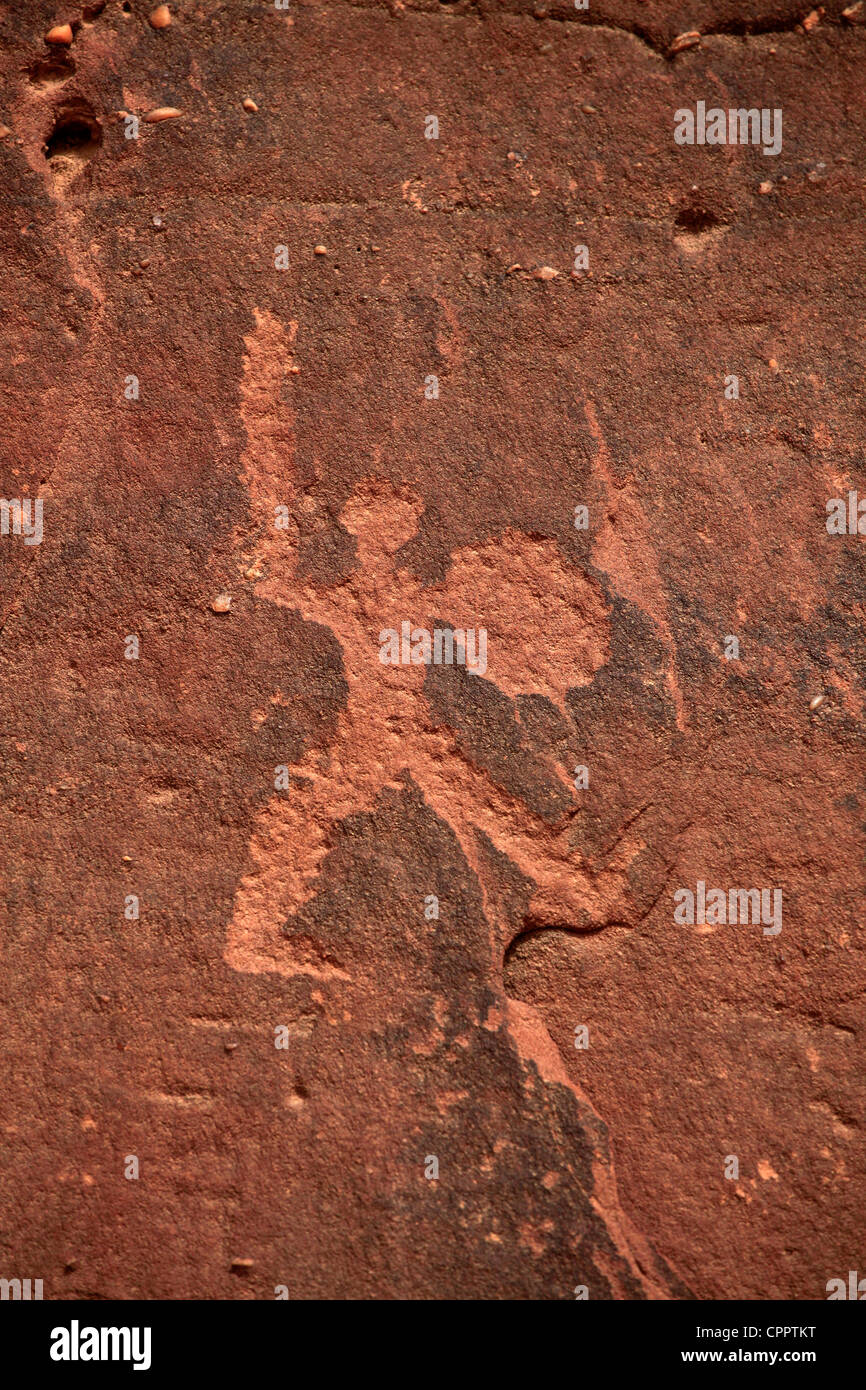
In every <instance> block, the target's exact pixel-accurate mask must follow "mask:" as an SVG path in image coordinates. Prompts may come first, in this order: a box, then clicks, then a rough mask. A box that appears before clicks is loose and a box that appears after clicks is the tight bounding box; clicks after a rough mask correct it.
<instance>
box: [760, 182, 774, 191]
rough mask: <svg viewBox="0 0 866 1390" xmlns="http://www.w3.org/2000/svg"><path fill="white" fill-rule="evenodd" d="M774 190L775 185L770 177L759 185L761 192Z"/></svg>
mask: <svg viewBox="0 0 866 1390" xmlns="http://www.w3.org/2000/svg"><path fill="white" fill-rule="evenodd" d="M772 191H773V185H772V184H771V183H770V180H769V179H764V182H763V183H761V184H759V185H758V192H759V193H772Z"/></svg>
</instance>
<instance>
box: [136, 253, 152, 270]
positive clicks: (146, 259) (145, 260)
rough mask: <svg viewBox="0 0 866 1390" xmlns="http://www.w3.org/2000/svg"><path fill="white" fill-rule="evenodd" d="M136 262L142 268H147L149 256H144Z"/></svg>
mask: <svg viewBox="0 0 866 1390" xmlns="http://www.w3.org/2000/svg"><path fill="white" fill-rule="evenodd" d="M138 264H139V265H140V266H141V268H142V270H147V267H148V266H149V265H150V256H145V258H144V260H143V261H139V263H138Z"/></svg>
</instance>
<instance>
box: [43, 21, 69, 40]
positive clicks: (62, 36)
mask: <svg viewBox="0 0 866 1390" xmlns="http://www.w3.org/2000/svg"><path fill="white" fill-rule="evenodd" d="M72 39H73V34H72V25H71V24H55V26H54V28H53V29H49V30H48V33H47V34H46V35H45V42H46V43H65V44H70V43H72Z"/></svg>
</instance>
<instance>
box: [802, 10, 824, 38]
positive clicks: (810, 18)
mask: <svg viewBox="0 0 866 1390" xmlns="http://www.w3.org/2000/svg"><path fill="white" fill-rule="evenodd" d="M823 13H824V11H823V9H819V10H812V11H810V13H809V14H807V15H806V18H805V19H804V20H803V21H802V24H803V28H804V29H805V30H806V33H807V34H811V32H812V30H813V29H815V28H816V27H817V26H818V25H819V24H820V23H821V16H822V14H823Z"/></svg>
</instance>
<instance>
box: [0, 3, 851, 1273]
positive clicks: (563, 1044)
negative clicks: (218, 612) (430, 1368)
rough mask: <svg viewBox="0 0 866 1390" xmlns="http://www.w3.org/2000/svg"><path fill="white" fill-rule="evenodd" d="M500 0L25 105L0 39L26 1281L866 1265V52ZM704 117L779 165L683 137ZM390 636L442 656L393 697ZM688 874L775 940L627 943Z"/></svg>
mask: <svg viewBox="0 0 866 1390" xmlns="http://www.w3.org/2000/svg"><path fill="white" fill-rule="evenodd" d="M532 9H533V7H532V5H531V4H529V3H528V0H527V3H524V0H509V3H508V4H506V5H501V4H496V5H494V4H492V3H486V0H482V3H481V4H480V5H478V6H477V7H474V6H473V7H470V6H469V5H468V4H467V3H466V0H459V3H458V4H456V5H453V6H452V5H449V6H448V13H447V14H445V13H443V11H442V8H441V7H440V5H439V4H438V0H418V3H417V4H413V3H412V0H406V4H405V7H404V8H403V9H402V10H400V11H399V12H397V13H395V14H391V13H390V12H389V10H388V8H387V7H386V6H384V5H378V4H373V3H368V4H366V5H364V6H362V7H356V6H350V5H328V6H319V5H316V4H298V5H296V6H294V7H293V14H292V16H291V17H290V18H291V19H292V20H293V23H292V24H291V25H290V24H289V23H288V22H287V20H286V17H285V16H284V15H282V14H281V13H280V12H278V11H276V10H271V9H270V7H268V6H262V7H261V11H260V13H257V14H256V16H255V17H251V16H250V15H248V14H247V12H246V9H245V8H244V9H243V13H242V12H241V9H240V8H236V7H232V6H226V5H224V4H221V3H218V0H201V3H200V4H199V5H198V6H197V7H196V8H195V10H194V11H190V13H189V14H188V15H185V17H184V20H183V22H182V23H180V22H179V23H177V24H176V25H174V26H173V30H172V35H171V36H170V43H167V44H166V43H164V42H163V41H162V40H160V39H158V38H157V37H156V36H154V35H152V34H149V31H148V29H147V27H146V26H144V27H143V22H137V21H136V20H135V19H134V18H130V17H127V16H125V15H123V13H122V12H121V11H120V9H119V7H106V9H105V10H104V11H102V13H101V14H99V15H98V16H97V17H95V19H94V21H93V22H92V23H91V24H89V25H85V26H84V27H83V28H82V29H81V30H80V32H79V34H78V36H77V41H76V43H75V57H74V64H73V63H72V60H71V57H68V56H67V55H66V54H63V55H53V56H51V57H50V61H51V63H52V64H55V62H56V63H57V64H60V66H56V65H55V66H53V67H52V68H51V71H50V72H49V71H47V69H46V68H45V66H44V64H45V61H46V59H45V49H44V46H43V44H42V35H44V34H45V32H46V27H47V26H48V25H50V24H51V22H52V20H53V18H55V16H54V15H53V14H52V13H51V12H50V11H49V8H48V6H47V4H44V3H42V0H37V3H35V4H34V5H32V6H26V7H25V6H22V7H12V9H11V10H10V12H9V13H8V14H7V16H6V18H5V21H4V24H5V29H4V36H5V37H6V39H7V41H8V42H7V50H6V52H5V54H4V56H3V57H2V59H0V63H2V67H3V72H4V76H5V77H6V79H7V84H6V90H7V96H6V98H5V105H4V108H3V111H2V113H0V114H2V119H3V121H4V122H6V123H8V125H9V127H10V129H11V130H12V132H13V133H14V137H15V138H14V139H10V140H7V141H4V143H3V145H2V146H0V163H2V172H3V187H4V190H5V195H4V196H5V203H6V206H5V211H6V213H7V215H6V216H5V217H4V218H3V219H2V224H0V239H2V247H3V259H4V266H5V279H4V291H3V293H4V306H5V308H6V311H7V312H6V315H5V316H4V329H3V331H4V333H5V335H6V341H5V342H4V344H3V352H2V354H0V361H2V363H3V366H2V369H0V371H2V383H0V384H2V391H3V402H4V406H5V409H4V422H5V423H4V451H3V459H2V470H3V474H2V478H0V485H2V496H3V497H4V498H6V499H11V498H30V499H36V498H39V499H41V500H42V501H43V503H44V518H43V525H44V535H43V537H42V539H41V541H40V542H39V543H38V544H34V545H27V544H25V543H24V541H25V537H24V536H23V535H21V534H19V535H15V534H6V535H2V536H0V673H2V700H3V711H2V721H0V730H2V757H0V773H2V791H3V796H2V800H0V820H2V837H3V844H4V852H5V857H4V874H3V894H2V901H0V959H2V999H3V1003H2V1013H3V1036H4V1047H5V1049H6V1056H7V1066H6V1068H5V1069H4V1081H3V1088H4V1097H3V1100H4V1110H3V1113H4V1124H3V1129H2V1138H0V1204H2V1210H3V1212H4V1222H3V1229H4V1232H5V1235H4V1241H5V1245H4V1250H5V1252H6V1254H7V1255H8V1257H9V1258H10V1260H11V1263H12V1265H14V1267H15V1269H19V1268H27V1269H29V1270H32V1272H33V1275H34V1277H41V1278H43V1279H44V1281H45V1296H46V1297H52V1298H56V1297H60V1298H62V1297H76V1296H87V1297H103V1298H138V1297H145V1298H159V1297H170V1298H190V1297H192V1298H196V1297H205V1298H237V1297H239V1296H241V1295H246V1296H249V1295H250V1293H252V1295H253V1296H257V1297H262V1298H272V1297H273V1295H274V1289H275V1287H277V1286H281V1287H282V1286H286V1287H288V1288H289V1289H291V1290H292V1294H293V1296H295V1295H300V1296H304V1297H338V1298H358V1297H387V1298H392V1297H423V1298H447V1297H464V1298H468V1297H477V1298H490V1299H500V1298H540V1299H559V1298H563V1299H570V1298H573V1297H574V1289H575V1287H577V1286H580V1285H584V1286H586V1287H587V1289H588V1290H589V1294H590V1297H592V1298H621V1299H631V1298H644V1297H650V1298H671V1297H674V1298H675V1297H682V1296H686V1295H687V1294H688V1293H690V1292H691V1293H693V1294H695V1295H697V1296H699V1297H702V1298H736V1297H749V1298H767V1297H777V1296H790V1297H796V1298H803V1299H810V1298H822V1297H824V1296H825V1292H824V1291H825V1288H826V1282H827V1280H829V1279H830V1278H833V1277H836V1276H840V1275H842V1276H844V1275H845V1273H846V1271H847V1270H848V1269H849V1267H854V1265H855V1263H856V1260H857V1259H858V1258H859V1255H858V1251H860V1250H862V1245H863V1235H864V1230H863V1203H862V1190H861V1183H862V1171H863V1162H864V1152H863V1113H862V1112H863V1083H862V1070H863V1068H862V1037H863V1028H864V1017H863V942H862V931H861V930H860V923H861V918H862V862H863V855H864V849H866V845H864V829H863V826H864V820H866V816H864V790H863V778H862V771H861V768H862V753H863V708H864V703H863V702H864V669H866V667H864V661H866V649H864V638H863V614H864V605H866V575H864V553H866V552H864V550H863V541H862V538H861V537H859V536H858V535H857V534H856V532H855V533H854V534H840V535H831V534H829V533H828V531H827V529H826V526H825V518H826V513H825V506H826V502H827V499H829V498H834V497H840V498H847V496H848V493H849V490H852V489H854V490H856V489H859V492H860V494H861V495H863V494H866V477H864V475H863V461H862V441H863V420H862V409H861V406H860V401H861V399H862V378H863V370H864V363H863V360H862V358H863V352H862V341H861V339H862V335H860V334H859V333H858V324H860V323H861V322H862V320H863V316H864V311H866V305H864V284H863V277H862V274H861V273H860V264H859V262H860V252H861V249H862V197H863V187H862V170H863V168H864V167H866V158H864V157H866V128H864V102H863V96H864V90H863V89H864V78H863V72H864V67H863V59H864V51H863V45H864V42H866V40H864V36H863V31H862V29H861V28H859V27H856V26H855V25H848V24H842V23H841V22H840V17H841V15H842V13H843V11H842V6H841V3H840V4H828V5H827V6H826V13H825V15H824V17H823V20H822V23H821V24H820V26H819V27H818V28H817V29H816V30H814V31H813V33H812V34H811V35H810V36H808V37H807V36H806V35H805V34H804V33H802V32H801V33H798V32H796V29H795V26H796V25H797V24H798V23H799V22H800V21H801V20H802V6H798V5H797V4H795V3H794V0H790V3H789V0H755V3H742V0H719V3H715V0H713V3H710V0H677V2H676V3H674V4H672V5H666V6H662V5H659V4H655V3H651V4H650V3H637V0H598V3H597V4H596V3H595V0H593V5H592V10H591V12H590V13H589V14H588V15H587V16H586V17H581V16H580V15H579V14H577V13H576V12H575V11H574V8H573V6H571V5H569V4H566V3H565V0H562V2H561V3H559V2H558V0H554V3H551V4H550V5H549V7H548V10H547V18H544V19H536V18H534V17H533V13H532ZM849 9H850V7H849ZM768 29H770V30H771V32H764V31H766V30H768ZM690 30H695V31H699V32H700V34H701V43H700V46H696V47H689V48H688V49H684V50H683V51H682V52H680V53H679V54H678V55H677V56H676V58H675V59H674V60H670V59H668V58H667V57H666V56H665V55H666V53H667V51H668V49H669V48H670V45H671V44H672V43H673V42H674V40H675V39H676V38H677V36H678V35H682V34H684V33H687V32H689V31H690ZM323 55H327V59H328V67H327V76H324V75H323V74H324V73H325V71H326V69H325V68H324V67H323ZM40 65H41V66H40ZM245 90H246V91H249V90H255V91H256V92H257V94H258V95H259V100H260V105H261V108H262V112H261V113H260V116H259V118H258V119H257V120H256V121H255V122H251V121H248V120H246V118H245V116H244V115H243V112H242V110H241V109H239V108H240V103H239V100H238V96H239V93H241V92H243V91H245ZM717 94H718V96H717ZM734 94H736V105H739V104H740V103H741V102H745V103H746V104H755V105H756V106H757V107H762V106H773V107H775V106H779V107H781V108H782V109H783V111H784V137H783V147H782V151H781V153H780V154H779V155H778V156H776V157H769V158H768V157H766V156H764V155H763V154H762V152H761V150H760V149H759V148H754V147H751V146H743V147H740V146H728V147H719V148H714V147H707V146H703V147H699V146H697V145H695V146H678V145H677V144H676V143H675V142H674V140H673V127H674V113H675V111H676V110H677V109H678V108H680V107H684V106H685V107H694V106H695V104H696V103H697V102H698V101H701V100H709V101H710V102H712V101H714V100H716V99H718V100H719V101H720V102H722V103H723V104H724V105H725V106H727V105H728V104H729V102H730V103H733V102H734ZM156 101H163V102H176V103H177V107H176V108H175V109H176V110H177V111H180V110H182V111H183V112H184V113H185V114H189V115H190V116H191V118H192V119H190V120H189V121H184V122H183V123H182V124H181V125H179V126H178V127H177V128H176V129H175V130H174V131H173V132H172V139H171V140H170V141H164V140H162V141H160V140H156V139H152V138H148V139H144V138H142V139H141V140H138V139H135V138H132V136H131V135H130V137H129V138H128V137H127V134H126V131H125V125H126V128H127V129H131V126H130V125H128V124H127V123H125V122H123V121H113V120H110V119H109V118H110V116H111V113H112V112H116V111H118V110H122V111H124V112H125V111H129V112H135V111H139V112H141V111H146V110H148V109H149V108H151V103H153V102H156ZM157 109H158V108H157ZM428 114H434V115H436V116H437V119H438V122H439V135H438V139H429V140H428V139H425V120H426V117H427V116H428ZM149 117H150V118H151V119H152V118H153V117H154V109H152V108H151V109H150V110H149ZM144 119H148V117H145V118H144ZM509 153H511V154H514V155H515V158H513V159H510V158H509ZM768 174H771V175H772V180H773V184H774V188H773V196H772V197H762V196H760V193H759V189H760V185H761V183H762V181H764V180H765V178H766V176H767V175H768ZM320 244H321V245H326V246H327V248H328V259H327V261H323V260H320V259H319V258H315V259H314V258H313V257H312V256H311V255H310V247H316V246H317V245H320ZM578 246H585V247H586V248H588V265H587V266H586V267H585V268H581V269H578V268H577V267H576V264H575V262H576V259H578V260H579V258H577V257H576V248H577V247H578ZM278 248H283V249H284V251H285V256H283V255H282V254H278ZM283 262H285V265H286V268H285V269H278V268H277V265H278V264H280V265H282V264H283ZM145 266H146V267H147V268H148V269H149V272H150V273H149V274H147V275H135V274H134V273H133V271H134V270H139V271H140V270H141V269H142V267H145ZM523 267H525V268H526V271H525V273H522V274H518V273H516V272H517V271H519V270H521V268H523ZM533 268H535V269H533ZM538 268H541V269H542V270H543V269H546V268H550V269H553V270H557V271H559V273H558V274H556V275H553V276H544V275H542V274H541V270H539V269H538ZM768 364H769V365H768ZM732 374H733V375H736V376H737V378H738V384H739V396H738V398H733V399H732V398H729V397H728V396H726V394H725V383H726V379H727V378H729V377H730V376H731V375H732ZM430 378H435V379H436V383H437V389H438V394H436V395H433V394H432V386H431V384H430V381H429V380H428V379H430ZM133 382H135V387H133V384H132V383H133ZM428 388H429V389H430V390H431V394H430V395H428V394H427V389H428ZM584 506H585V507H586V508H587V509H588V521H589V524H588V526H587V528H586V529H576V528H575V524H574V523H575V519H576V509H577V508H580V507H584ZM277 509H281V510H279V511H278V510H277ZM277 520H279V522H280V525H279V526H277V525H275V522H276V521H277ZM225 586H228V587H230V588H231V591H232V596H233V597H232V606H231V613H232V618H231V620H227V621H217V620H215V619H214V617H213V615H212V613H211V611H210V610H211V607H212V606H213V604H214V595H216V594H219V593H221V592H222V591H223V590H224V587H225ZM403 621H408V622H410V624H411V626H412V628H413V629H417V630H419V631H424V632H430V633H432V632H433V631H434V630H436V629H438V630H440V631H441V630H443V629H444V628H446V627H449V628H450V627H462V628H464V629H472V630H473V631H477V630H478V629H480V628H482V627H483V628H484V629H485V631H486V633H487V643H488V647H487V669H486V671H485V673H484V674H483V675H481V674H478V675H472V674H469V673H467V671H466V670H465V668H464V667H460V666H450V667H448V666H433V665H431V666H430V667H426V666H424V665H413V664H412V663H411V662H410V663H409V664H408V665H405V666H404V665H402V664H400V665H395V666H391V665H385V664H383V663H382V662H381V661H380V659H379V653H380V650H381V647H380V641H381V639H380V633H381V631H382V630H383V629H390V628H394V629H395V630H396V631H397V632H399V631H400V630H401V624H402V622H403ZM729 635H736V636H737V638H738V640H739V642H740V654H739V658H738V659H737V660H726V659H725V655H724V649H725V642H726V638H727V637H728V636H729ZM131 638H135V639H136V641H137V650H136V645H135V644H134V643H131V642H130V639H131ZM132 652H136V654H135V655H132V654H131V653H132ZM818 699H820V700H821V703H820V704H818V703H816V700H818ZM577 767H585V768H586V769H587V773H588V785H583V786H580V787H577V786H576V785H575V769H576V768H577ZM699 880H700V881H705V882H706V883H707V884H708V885H712V886H715V885H720V886H723V887H724V888H726V889H727V888H729V887H732V886H737V885H739V886H741V887H743V888H744V889H748V888H750V887H752V886H753V885H765V886H767V887H770V886H773V887H775V888H781V890H782V892H783V897H784V925H783V928H782V931H781V932H780V933H779V934H778V935H777V936H774V937H768V936H764V934H763V931H762V929H761V927H760V925H758V926H753V925H735V926H728V925H725V926H716V925H712V924H708V923H706V922H704V923H697V924H695V925H694V926H687V925H680V924H677V923H676V922H675V921H674V915H673V914H674V894H675V893H676V892H677V890H678V889H680V888H691V889H695V887H696V884H697V883H698V881H699ZM434 899H435V906H436V912H437V913H438V915H433V906H434V904H433V900H434ZM131 914H132V915H131ZM584 1027H585V1028H586V1029H587V1034H586V1039H587V1040H588V1043H589V1046H588V1047H580V1048H578V1047H576V1046H575V1043H576V1042H581V1041H582V1038H583V1035H582V1034H581V1032H580V1030H581V1029H582V1028H584ZM128 1155H138V1156H140V1157H142V1159H144V1156H146V1162H145V1161H142V1164H141V1173H140V1176H139V1178H138V1179H136V1180H129V1179H128V1178H126V1177H125V1176H124V1165H125V1163H126V1159H127V1156H128ZM731 1156H735V1157H736V1158H737V1160H738V1166H739V1175H738V1177H737V1178H736V1179H733V1178H730V1177H726V1176H725V1169H726V1166H729V1165H728V1161H729V1159H730V1158H731ZM432 1159H435V1160H436V1164H435V1175H434V1165H433V1164H432V1162H431V1160H432ZM237 1250H242V1251H243V1252H244V1255H243V1258H242V1259H235V1258H234V1252H235V1251H237ZM70 1251H75V1259H74V1260H71V1259H70V1257H69V1252H70ZM233 1262H234V1263H233ZM0 1272H3V1273H5V1272H6V1271H5V1270H4V1271H0ZM238 1273H242V1274H243V1278H242V1279H239V1278H238V1277H237V1274H238ZM233 1276H234V1277H233Z"/></svg>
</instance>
